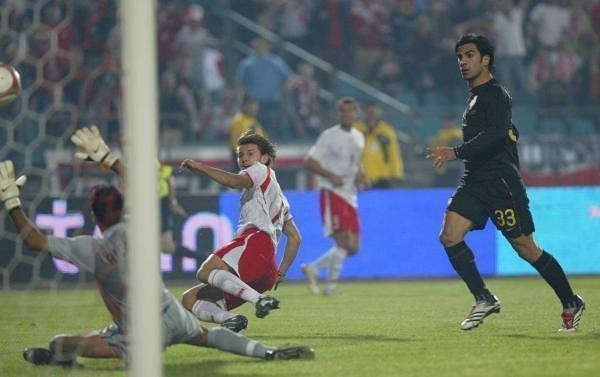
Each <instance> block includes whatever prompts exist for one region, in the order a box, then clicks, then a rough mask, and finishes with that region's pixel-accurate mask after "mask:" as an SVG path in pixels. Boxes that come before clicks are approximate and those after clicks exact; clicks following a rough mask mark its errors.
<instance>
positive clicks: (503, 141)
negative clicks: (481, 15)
mask: <svg viewBox="0 0 600 377" xmlns="http://www.w3.org/2000/svg"><path fill="white" fill-rule="evenodd" d="M454 50H455V52H456V55H457V57H458V65H459V68H460V73H461V75H462V77H463V79H464V80H466V81H467V82H468V84H469V90H470V92H471V93H470V94H471V95H470V96H469V99H468V101H467V107H466V109H465V111H464V113H463V116H462V129H463V144H461V145H459V146H457V147H454V148H453V147H432V148H429V149H428V155H427V158H428V159H433V164H434V166H435V167H436V168H439V167H441V166H443V165H444V163H446V161H450V160H454V159H461V160H464V162H465V172H464V175H463V176H462V178H461V182H460V185H459V187H458V189H457V190H456V192H455V193H454V195H453V196H452V199H451V200H450V202H449V204H448V207H447V208H446V213H445V215H444V219H443V222H442V231H441V233H440V242H441V243H442V245H444V249H445V250H446V253H447V254H448V258H449V259H450V263H451V264H452V266H453V267H454V269H455V270H456V272H457V273H458V274H459V275H460V277H461V278H462V279H463V280H464V281H465V283H466V285H467V287H468V288H469V290H470V291H471V293H472V294H473V296H475V305H473V307H472V308H471V311H470V313H469V315H468V316H467V318H466V319H465V320H464V321H462V323H461V324H460V328H461V329H462V330H471V329H473V328H475V327H477V326H479V324H481V323H482V322H483V319H484V318H485V317H487V316H488V315H490V314H492V313H499V312H500V301H499V300H498V298H497V297H496V296H494V295H493V294H492V293H491V292H490V291H489V290H488V289H487V288H486V286H485V283H484V282H483V279H482V278H481V275H480V273H479V270H478V269H477V266H476V264H475V257H474V255H473V252H472V251H471V249H470V248H469V246H468V245H467V244H466V243H465V241H464V237H465V235H466V233H467V232H469V231H470V230H472V229H483V227H484V226H485V223H486V221H487V219H488V218H491V220H492V222H493V223H494V225H495V226H496V228H498V230H500V231H501V232H502V234H503V235H504V237H506V239H507V240H508V242H510V244H511V245H512V247H513V249H515V251H516V252H517V253H518V254H519V256H520V257H521V258H523V259H524V260H526V261H527V262H529V263H530V264H531V265H532V266H533V267H534V268H535V269H536V270H537V271H538V272H539V274H540V275H541V276H542V277H543V278H544V280H545V281H546V282H547V283H548V285H550V286H551V287H552V289H554V292H555V293H556V295H557V296H558V298H559V299H560V301H561V303H562V306H563V313H562V315H561V316H562V322H563V323H562V325H561V327H560V329H559V331H574V330H577V328H578V327H579V321H580V319H581V316H582V314H583V310H584V309H585V302H584V301H583V299H582V298H581V297H580V296H578V295H575V294H574V293H573V290H572V289H571V285H570V284H569V281H568V280H567V277H566V276H565V273H564V271H563V269H562V267H561V266H560V264H559V263H558V261H557V260H556V259H554V257H553V256H552V255H551V254H549V253H548V252H546V251H544V250H542V249H541V248H540V247H539V246H538V245H537V244H536V243H535V241H534V239H533V232H534V230H535V227H534V225H533V219H532V217H531V212H530V211H529V199H528V198H527V193H526V191H525V185H524V184H523V180H522V179H521V175H520V173H519V157H518V154H517V140H518V138H519V132H518V131H517V128H516V127H515V125H514V124H512V110H511V106H512V103H511V101H512V100H511V97H510V95H509V94H508V92H507V91H506V89H505V88H504V87H502V86H501V85H500V84H499V83H498V81H496V80H495V79H494V78H493V76H492V74H493V66H494V47H493V46H492V44H491V43H490V41H489V40H488V39H487V38H486V37H484V36H482V35H478V34H467V35H463V36H462V37H461V38H460V39H459V40H458V42H456V45H455V48H454Z"/></svg>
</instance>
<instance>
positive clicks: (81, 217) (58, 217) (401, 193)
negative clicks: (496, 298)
mask: <svg viewBox="0 0 600 377" xmlns="http://www.w3.org/2000/svg"><path fill="white" fill-rule="evenodd" d="M452 192H453V191H452V190H449V189H428V190H371V191H367V192H362V193H360V195H359V216H360V222H361V248H360V251H359V252H358V254H356V255H354V256H352V257H350V258H348V259H347V260H346V263H345V265H344V269H343V271H342V278H352V279H385V278H429V277H446V276H456V274H455V272H454V270H453V269H452V267H451V265H450V263H449V262H448V259H447V257H446V253H445V252H444V249H443V248H442V246H441V244H440V243H439V241H438V234H439V231H440V228H441V221H442V217H443V214H444V210H445V207H446V204H447V202H448V199H449V198H450V195H451V194H452ZM528 194H529V198H530V207H531V210H532V213H533V216H534V220H535V225H536V232H535V239H536V241H537V242H538V244H539V245H540V246H541V247H543V248H544V249H545V250H547V251H548V252H550V253H551V254H553V255H554V256H555V257H556V259H557V260H558V261H559V262H560V263H561V264H562V266H563V268H564V270H565V271H566V272H567V273H568V274H599V273H600V242H599V239H600V236H599V235H600V187H577V188H530V189H529V190H528ZM286 195H287V197H288V199H289V201H290V205H291V207H292V214H293V215H294V219H295V221H296V224H297V225H298V228H299V229H300V231H301V233H302V238H303V242H302V245H301V248H300V251H299V253H298V257H297V259H296V262H295V263H294V264H293V266H292V268H291V269H290V271H288V275H287V278H288V279H303V276H302V273H301V271H300V265H301V264H302V263H306V262H310V261H313V260H314V259H315V258H317V257H319V256H320V255H321V254H323V253H324V252H325V251H326V250H328V249H329V248H330V247H331V246H332V245H333V243H332V241H331V239H329V238H327V237H325V236H324V234H323V228H322V224H321V216H320V213H319V203H318V200H319V199H318V193H317V192H314V191H306V192H300V191H290V192H287V193H286ZM180 203H181V204H182V205H183V206H184V208H186V210H187V211H188V214H189V215H188V217H186V218H177V217H175V219H174V220H175V227H174V232H173V236H174V239H175V241H176V242H177V243H179V244H181V245H183V246H185V247H186V248H188V249H189V250H191V251H192V252H196V253H199V254H203V255H206V254H207V253H210V252H211V251H212V250H214V249H215V248H218V247H220V246H222V245H224V244H225V243H227V242H229V241H230V240H231V238H232V237H233V235H234V233H235V231H236V227H237V222H238V210H239V193H236V192H227V193H222V194H220V195H215V196H212V195H209V196H188V197H182V198H180ZM30 215H32V218H33V220H34V221H35V223H36V224H37V225H38V227H40V228H41V229H42V230H43V231H45V232H47V233H48V234H53V235H55V236H61V237H64V236H75V235H78V234H95V235H98V231H97V229H95V227H94V226H93V223H92V222H91V219H90V218H89V208H87V199H85V198H72V199H69V200H63V199H47V200H44V201H43V202H42V203H40V205H39V206H38V208H37V210H36V211H35V213H30ZM16 236H17V235H16V231H15V229H14V227H13V226H11V224H10V223H7V224H5V229H4V231H3V233H2V235H1V236H0V247H2V249H3V250H5V252H4V253H2V255H1V256H0V265H2V266H10V268H7V269H3V270H0V271H3V272H1V273H0V277H2V278H3V279H6V276H5V274H7V275H8V281H10V282H27V281H31V280H32V279H38V278H49V279H55V278H57V279H61V280H63V279H67V280H75V279H78V277H77V276H78V275H79V271H78V270H77V269H76V268H74V266H71V265H70V264H68V263H66V262H62V261H59V260H56V259H53V258H50V257H47V258H43V262H42V263H41V266H40V268H39V269H34V268H33V265H32V263H31V260H32V258H31V257H33V256H35V255H36V254H34V253H32V252H30V251H28V250H26V248H25V247H24V246H23V244H22V243H20V242H15V239H16ZM467 242H468V244H469V246H470V247H471V248H472V249H473V251H474V254H475V257H476V261H477V265H478V266H479V268H480V270H481V272H482V274H483V275H488V276H489V275H492V276H493V275H528V274H535V273H536V272H535V270H534V269H533V268H532V267H531V266H530V265H529V264H528V263H527V262H525V261H523V260H522V259H520V258H519V257H518V255H517V254H516V252H514V251H513V250H512V248H511V247H510V245H509V244H508V242H506V240H505V239H504V238H503V237H502V235H501V234H500V233H499V232H497V231H496V229H495V227H494V226H493V225H492V224H491V223H490V222H488V225H487V227H486V228H485V229H484V230H482V231H475V232H471V233H469V234H468V235H467ZM284 243H285V236H284V237H283V238H282V241H281V242H280V245H279V250H278V258H279V259H281V257H282V255H283V247H284ZM201 260H202V259H201V258H200V259H198V260H196V259H194V258H176V257H173V256H172V255H170V254H163V255H162V272H163V276H164V277H165V278H167V279H169V278H171V277H175V278H182V277H184V278H186V279H187V278H188V277H189V278H190V279H192V280H193V279H194V275H195V271H196V269H197V268H198V263H199V262H200V261H201ZM57 272H59V274H57ZM34 275H38V276H34Z"/></svg>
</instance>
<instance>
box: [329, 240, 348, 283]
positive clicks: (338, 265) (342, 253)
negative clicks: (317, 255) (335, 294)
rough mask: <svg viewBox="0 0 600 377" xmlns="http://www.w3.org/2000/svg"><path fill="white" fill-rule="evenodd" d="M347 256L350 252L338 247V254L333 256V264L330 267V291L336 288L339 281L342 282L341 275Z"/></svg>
mask: <svg viewBox="0 0 600 377" xmlns="http://www.w3.org/2000/svg"><path fill="white" fill-rule="evenodd" d="M347 256H348V252H347V251H346V250H344V249H342V248H341V247H338V248H337V249H336V252H335V253H334V254H333V257H332V258H331V263H330V265H329V277H328V278H327V286H328V287H329V288H330V289H331V288H333V287H335V285H336V284H337V282H338V280H340V273H341V272H342V267H343V265H344V260H345V259H346V257H347Z"/></svg>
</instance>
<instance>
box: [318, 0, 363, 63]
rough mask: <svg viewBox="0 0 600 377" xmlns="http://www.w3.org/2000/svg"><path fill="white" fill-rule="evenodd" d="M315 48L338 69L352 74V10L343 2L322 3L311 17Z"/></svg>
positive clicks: (334, 0)
mask: <svg viewBox="0 0 600 377" xmlns="http://www.w3.org/2000/svg"><path fill="white" fill-rule="evenodd" d="M311 23H312V25H311V28H310V29H311V30H312V34H311V37H312V40H313V46H315V47H316V49H317V51H319V53H318V54H319V55H320V56H322V57H323V58H324V59H325V60H327V61H328V62H329V63H331V64H332V65H333V66H334V67H335V68H336V69H340V70H342V71H347V72H351V71H352V69H353V64H352V58H351V57H352V50H351V47H352V44H351V41H352V35H351V31H350V29H351V27H350V8H349V6H348V4H347V2H345V1H342V0H327V1H324V2H321V3H320V4H319V5H318V6H317V7H316V8H315V11H314V13H313V15H312V17H311Z"/></svg>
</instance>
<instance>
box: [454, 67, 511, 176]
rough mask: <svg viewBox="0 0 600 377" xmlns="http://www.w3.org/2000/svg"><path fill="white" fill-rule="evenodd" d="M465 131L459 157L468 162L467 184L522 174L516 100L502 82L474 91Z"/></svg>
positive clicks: (490, 83) (487, 84)
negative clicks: (513, 109)
mask: <svg viewBox="0 0 600 377" xmlns="http://www.w3.org/2000/svg"><path fill="white" fill-rule="evenodd" d="M462 130H463V144H462V145H460V146H458V147H457V148H456V154H457V157H458V158H460V159H462V160H464V162H465V172H464V174H463V177H462V179H461V181H462V182H463V183H466V182H469V181H479V180H486V179H492V178H497V177H502V176H505V175H511V176H514V175H515V174H516V175H519V156H518V154H517V139H518V137H519V132H518V130H517V128H516V127H515V125H514V124H513V123H512V99H511V98H510V95H509V94H508V92H507V91H506V89H505V88H504V87H502V86H501V85H500V84H499V83H498V81H496V80H495V79H491V80H490V81H488V82H486V83H485V84H481V85H479V86H476V87H475V88H473V89H472V90H471V96H470V97H469V99H468V101H467V108H466V109H465V111H464V113H463V116H462Z"/></svg>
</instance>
